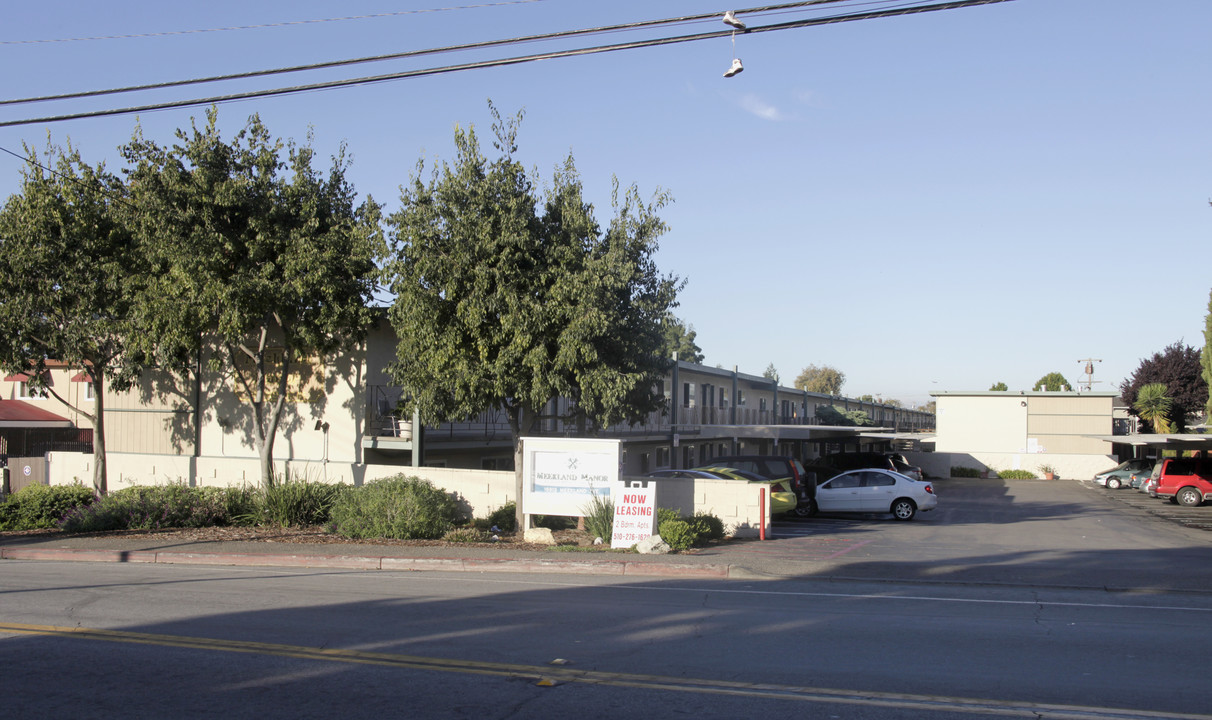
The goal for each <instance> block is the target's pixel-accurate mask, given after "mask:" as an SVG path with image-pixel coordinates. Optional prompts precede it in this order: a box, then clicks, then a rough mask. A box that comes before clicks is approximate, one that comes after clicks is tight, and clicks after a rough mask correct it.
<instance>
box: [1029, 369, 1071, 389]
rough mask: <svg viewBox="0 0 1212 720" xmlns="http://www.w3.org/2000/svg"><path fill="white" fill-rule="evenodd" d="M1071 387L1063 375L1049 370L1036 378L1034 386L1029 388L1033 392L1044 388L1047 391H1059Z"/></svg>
mask: <svg viewBox="0 0 1212 720" xmlns="http://www.w3.org/2000/svg"><path fill="white" fill-rule="evenodd" d="M1071 387H1072V386H1071V385H1070V384H1069V381H1068V380H1066V379H1065V376H1064V375H1061V374H1060V373H1058V372H1050V373H1048V374H1047V375H1045V376H1043V377H1042V378H1040V379H1039V380H1036V381H1035V386H1034V387H1032V388H1031V389H1032V390H1033V391H1035V392H1038V391H1040V390H1046V391H1048V392H1061V391H1067V390H1069V389H1070V388H1071Z"/></svg>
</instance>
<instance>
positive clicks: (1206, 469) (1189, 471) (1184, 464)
mask: <svg viewBox="0 0 1212 720" xmlns="http://www.w3.org/2000/svg"><path fill="white" fill-rule="evenodd" d="M1153 476H1154V477H1156V478H1157V487H1156V488H1155V489H1152V490H1150V491H1149V494H1150V495H1152V496H1153V497H1160V498H1171V501H1172V502H1177V503H1178V504H1179V505H1185V506H1187V507H1195V506H1196V505H1199V504H1201V503H1203V501H1204V500H1212V459H1208V458H1170V459H1167V460H1163V461H1162V462H1160V463H1158V465H1157V467H1156V468H1154V469H1153Z"/></svg>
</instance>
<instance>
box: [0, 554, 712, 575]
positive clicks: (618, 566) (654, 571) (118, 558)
mask: <svg viewBox="0 0 1212 720" xmlns="http://www.w3.org/2000/svg"><path fill="white" fill-rule="evenodd" d="M0 560H51V561H60V562H115V563H159V564H166V565H241V566H248V567H305V568H340V569H346V570H404V571H411V572H421V571H431V572H432V571H440V572H478V573H484V572H500V573H559V574H575V575H617V576H625V577H626V576H630V577H677V578H717V579H723V578H728V577H732V576H734V575H733V573H732V571H733V569H734V568H732V566H731V565H713V564H705V565H697V564H686V563H666V562H634V561H627V560H621V561H619V560H607V561H597V562H588V561H575V560H550V559H540V558H536V559H524V560H512V559H504V558H492V559H488V558H480V559H475V558H410V557H374V556H359V555H289V554H277V553H275V554H268V555H259V554H255V553H200V552H179V551H177V552H172V551H155V550H73V549H67V548H60V549H55V548H0Z"/></svg>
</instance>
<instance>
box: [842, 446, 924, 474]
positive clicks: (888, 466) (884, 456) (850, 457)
mask: <svg viewBox="0 0 1212 720" xmlns="http://www.w3.org/2000/svg"><path fill="white" fill-rule="evenodd" d="M819 463H820V464H821V465H824V466H825V467H831V468H836V469H837V470H839V471H841V470H891V471H892V472H897V473H900V474H902V475H906V476H908V477H910V478H912V479H914V480H921V479H922V469H921V468H919V467H916V466H914V465H910V464H909V463H908V462H907V461H906V460H905V456H904V455H900V454H898V453H886V452H844V453H834V454H833V455H826V456H825V457H823V458H821V459H820V461H819Z"/></svg>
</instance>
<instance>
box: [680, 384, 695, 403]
mask: <svg viewBox="0 0 1212 720" xmlns="http://www.w3.org/2000/svg"><path fill="white" fill-rule="evenodd" d="M682 407H686V408H688V407H694V383H682Z"/></svg>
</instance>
